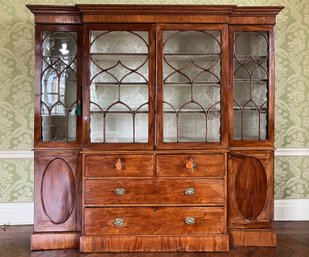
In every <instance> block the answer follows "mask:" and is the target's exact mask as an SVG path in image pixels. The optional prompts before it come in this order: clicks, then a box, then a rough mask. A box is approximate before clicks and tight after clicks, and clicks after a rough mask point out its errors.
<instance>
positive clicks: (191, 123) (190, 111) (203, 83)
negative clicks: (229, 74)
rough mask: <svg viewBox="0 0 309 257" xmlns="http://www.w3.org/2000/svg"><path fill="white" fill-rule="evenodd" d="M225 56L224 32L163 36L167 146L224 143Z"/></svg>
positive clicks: (194, 32) (181, 33)
mask: <svg viewBox="0 0 309 257" xmlns="http://www.w3.org/2000/svg"><path fill="white" fill-rule="evenodd" d="M221 52H222V50H221V33H220V31H164V32H163V103H164V104H163V141H164V142H220V141H221V115H220V112H221V108H220V106H221V84H222V83H221ZM214 113H216V117H215V116H214V115H213V114H214ZM214 117H215V118H214Z"/></svg>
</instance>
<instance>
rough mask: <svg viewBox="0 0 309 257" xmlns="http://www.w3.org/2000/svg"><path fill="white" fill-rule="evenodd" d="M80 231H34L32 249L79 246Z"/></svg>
mask: <svg viewBox="0 0 309 257" xmlns="http://www.w3.org/2000/svg"><path fill="white" fill-rule="evenodd" d="M80 236H81V234H80V233H67V232H63V233H61V232H59V233H52V232H51V233H34V234H32V235H31V250H32V251H35V250H54V249H68V248H78V247H79V238H80Z"/></svg>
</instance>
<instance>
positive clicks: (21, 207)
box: [0, 203, 34, 225]
mask: <svg viewBox="0 0 309 257" xmlns="http://www.w3.org/2000/svg"><path fill="white" fill-rule="evenodd" d="M33 216H34V204H33V203H0V225H3V224H6V225H28V224H33Z"/></svg>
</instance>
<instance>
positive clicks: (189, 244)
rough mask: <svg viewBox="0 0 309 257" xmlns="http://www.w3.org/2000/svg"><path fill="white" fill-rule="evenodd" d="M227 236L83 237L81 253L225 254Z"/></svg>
mask: <svg viewBox="0 0 309 257" xmlns="http://www.w3.org/2000/svg"><path fill="white" fill-rule="evenodd" d="M228 250H229V238H228V235H227V234H222V235H211V236H205V237H204V236H203V237H202V236H178V237H177V236H110V237H109V236H104V237H103V236H83V237H81V238H80V251H81V252H84V253H88V252H213V251H217V252H225V251H228Z"/></svg>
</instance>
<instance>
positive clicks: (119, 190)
mask: <svg viewBox="0 0 309 257" xmlns="http://www.w3.org/2000/svg"><path fill="white" fill-rule="evenodd" d="M113 192H114V194H115V195H124V194H125V193H126V190H125V189H124V188H116V189H115V190H114V191H113Z"/></svg>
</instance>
